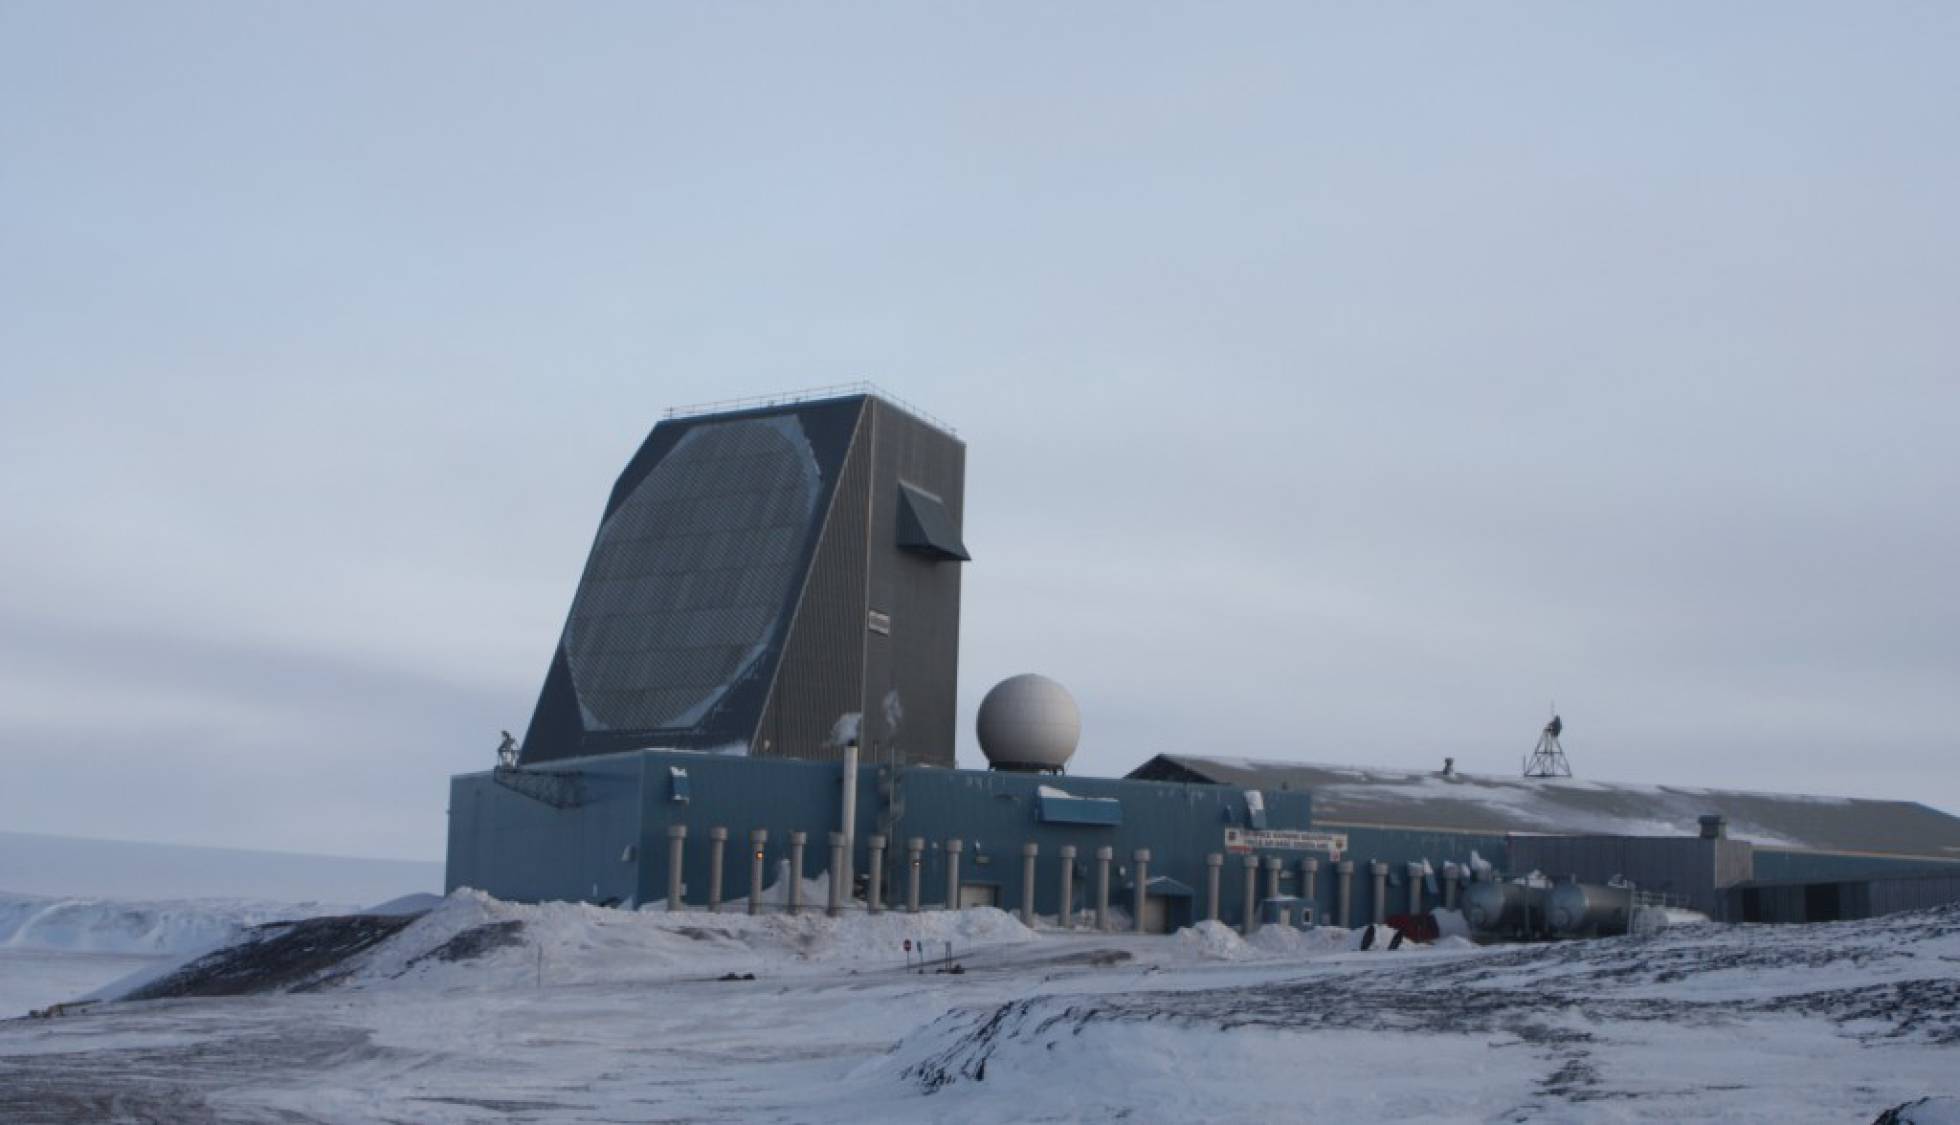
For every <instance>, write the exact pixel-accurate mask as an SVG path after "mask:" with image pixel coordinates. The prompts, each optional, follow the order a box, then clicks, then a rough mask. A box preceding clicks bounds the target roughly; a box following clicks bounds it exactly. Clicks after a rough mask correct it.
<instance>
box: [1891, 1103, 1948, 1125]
mask: <svg viewBox="0 0 1960 1125" xmlns="http://www.w3.org/2000/svg"><path fill="white" fill-rule="evenodd" d="M1873 1125H1960V1098H1948V1097H1932V1098H1920V1099H1918V1100H1916V1101H1910V1102H1907V1103H1905V1104H1904V1105H1897V1106H1893V1107H1892V1108H1891V1109H1888V1110H1886V1111H1885V1112H1884V1113H1882V1114H1880V1115H1879V1116H1878V1120H1877V1121H1876V1122H1874V1123H1873Z"/></svg>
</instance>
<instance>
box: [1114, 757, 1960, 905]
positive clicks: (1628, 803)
mask: <svg viewBox="0 0 1960 1125" xmlns="http://www.w3.org/2000/svg"><path fill="white" fill-rule="evenodd" d="M1129 776H1130V777H1131V778H1133V779H1139V780H1153V781H1165V782H1177V783H1182V784H1200V785H1219V786H1229V787H1235V788H1240V789H1275V790H1278V791H1280V792H1301V793H1308V794H1310V795H1311V816H1312V820H1313V822H1314V824H1315V825H1316V826H1317V827H1319V828H1322V829H1341V830H1346V831H1350V832H1353V831H1407V832H1415V833H1419V834H1421V835H1423V836H1425V837H1433V836H1436V835H1439V834H1440V835H1449V834H1455V835H1461V836H1463V837H1465V838H1467V839H1474V840H1478V841H1485V842H1487V841H1489V840H1490V839H1492V838H1493V837H1500V836H1501V837H1503V838H1504V840H1505V845H1504V847H1503V848H1502V850H1501V851H1500V852H1499V853H1498V854H1501V855H1502V856H1503V857H1504V862H1505V864H1506V866H1507V867H1509V868H1510V869H1511V870H1512V871H1514V872H1516V873H1519V874H1523V873H1526V872H1530V871H1539V872H1542V873H1544V874H1546V875H1550V876H1555V877H1575V878H1578V879H1580V880H1582V881H1587V882H1604V881H1606V880H1608V879H1612V878H1615V877H1620V878H1625V879H1628V880H1630V881H1632V882H1634V883H1636V884H1638V885H1640V886H1641V887H1643V888H1644V889H1648V890H1652V891H1656V892H1659V893H1662V894H1667V895H1672V896H1675V897H1677V898H1679V899H1681V900H1682V901H1684V902H1685V903H1687V904H1688V905H1690V906H1692V907H1694V908H1695V909H1697V910H1701V911H1703V912H1705V913H1708V914H1710V915H1712V916H1715V917H1718V918H1725V919H1732V920H1734V921H1751V922H1754V921H1824V920H1834V919H1837V918H1850V917H1863V916H1866V915H1867V914H1870V913H1883V912H1885V911H1886V909H1889V908H1897V909H1903V908H1904V906H1902V905H1901V906H1894V905H1893V904H1912V905H1930V904H1931V903H1932V902H1933V901H1950V900H1949V899H1944V898H1940V897H1939V895H1940V894H1941V893H1943V889H1944V888H1947V887H1949V886H1950V885H1951V883H1950V880H1952V879H1953V878H1954V877H1956V876H1960V818H1955V817H1953V816H1950V815H1948V814H1947V813H1944V812H1941V811H1940V810H1938V809H1934V808H1930V807H1928V806H1926V805H1922V804H1919V803H1917V802H1914V801H1884V800H1870V799H1864V798H1853V797H1815V796H1802V795H1797V794H1787V793H1756V792H1743V791H1736V790H1723V789H1704V788H1698V787H1689V786H1669V785H1634V784H1626V783H1615V782H1601V781H1590V780H1577V779H1574V778H1567V777H1548V778H1524V777H1487V776H1476V775H1470V774H1465V773H1462V772H1460V771H1457V770H1456V769H1454V768H1453V767H1452V766H1451V764H1449V763H1445V766H1444V768H1443V769H1440V770H1436V771H1434V772H1414V771H1398V770H1381V769H1371V768H1364V767H1357V766H1337V765H1323V764H1319V763H1311V762H1277V761H1261V760H1257V759H1249V758H1237V757H1211V756H1204V755H1189V754H1160V755H1158V756H1157V757H1154V758H1152V759H1150V761H1148V762H1146V763H1144V764H1143V765H1142V766H1139V767H1138V768H1137V769H1135V770H1133V771H1132V772H1131V773H1130V775H1129ZM1922 876H1930V877H1931V881H1928V880H1927V879H1926V878H1923V877H1922ZM1942 876H1943V877H1945V879H1946V880H1948V881H1944V882H1943V881H1942ZM1895 879H1907V880H1911V881H1910V882H1908V883H1902V884H1900V885H1899V886H1896V887H1895V886H1890V885H1877V884H1880V883H1884V882H1885V881H1888V880H1895ZM1840 883H1843V884H1845V885H1846V888H1847V889H1845V890H1844V891H1842V892H1841V893H1840V892H1839V891H1838V890H1837V889H1836V888H1837V886H1838V884H1840ZM1757 885H1762V886H1765V887H1768V886H1770V885H1774V886H1776V887H1778V888H1783V890H1781V892H1780V894H1781V897H1775V896H1774V895H1771V896H1770V897H1764V896H1765V895H1769V894H1770V892H1768V891H1767V890H1765V891H1764V892H1763V893H1762V894H1752V893H1747V890H1746V889H1747V888H1749V887H1753V886H1757ZM1812 886H1815V887H1819V888H1822V887H1830V888H1832V889H1831V890H1829V891H1825V890H1822V889H1819V890H1813V891H1811V892H1810V893H1809V896H1808V900H1807V901H1808V902H1809V903H1810V909H1809V911H1808V913H1806V912H1805V911H1803V910H1801V909H1795V908H1791V907H1789V906H1788V905H1784V906H1783V907H1782V908H1780V909H1767V908H1764V907H1763V906H1761V905H1760V904H1761V903H1764V902H1777V903H1785V904H1787V903H1788V902H1789V901H1791V896H1793V895H1794V896H1795V898H1796V900H1798V901H1803V900H1804V888H1806V887H1812ZM1790 888H1794V890H1792V889H1790ZM1955 897H1960V896H1955Z"/></svg>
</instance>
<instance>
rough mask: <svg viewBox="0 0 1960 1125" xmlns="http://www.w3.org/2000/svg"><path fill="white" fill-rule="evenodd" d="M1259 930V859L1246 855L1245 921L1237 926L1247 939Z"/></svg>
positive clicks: (1255, 856)
mask: <svg viewBox="0 0 1960 1125" xmlns="http://www.w3.org/2000/svg"><path fill="white" fill-rule="evenodd" d="M1258 928H1259V857H1258V856H1257V855H1251V854H1248V855H1247V856H1246V857H1245V920H1244V921H1243V922H1241V923H1240V924H1239V932H1240V933H1242V934H1244V935H1245V936H1247V937H1251V936H1252V932H1253V931H1254V930H1257V929H1258Z"/></svg>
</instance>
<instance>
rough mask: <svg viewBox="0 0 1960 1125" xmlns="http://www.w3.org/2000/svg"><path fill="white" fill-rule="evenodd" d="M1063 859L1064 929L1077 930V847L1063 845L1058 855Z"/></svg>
mask: <svg viewBox="0 0 1960 1125" xmlns="http://www.w3.org/2000/svg"><path fill="white" fill-rule="evenodd" d="M1056 854H1057V855H1059V856H1061V857H1062V928H1063V929H1065V930H1072V929H1074V928H1075V845H1074V844H1063V845H1062V848H1061V851H1059V852H1057V853H1056Z"/></svg>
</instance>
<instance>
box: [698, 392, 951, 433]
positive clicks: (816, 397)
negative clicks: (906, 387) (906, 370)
mask: <svg viewBox="0 0 1960 1125" xmlns="http://www.w3.org/2000/svg"><path fill="white" fill-rule="evenodd" d="M851 395H872V396H875V397H877V398H881V399H884V400H885V401H886V402H889V403H891V404H892V405H893V406H896V407H898V408H899V409H900V410H903V411H905V412H906V413H907V414H910V415H912V416H913V417H915V418H917V419H919V420H920V421H922V422H925V423H927V424H929V425H932V426H934V427H936V428H938V429H941V430H944V431H946V432H947V433H948V434H951V435H952V436H954V437H958V436H959V435H960V432H959V431H958V430H956V429H954V428H953V427H951V426H949V425H947V424H946V423H945V422H944V421H942V420H940V419H939V418H936V417H934V416H933V415H931V414H928V413H926V412H925V411H923V410H921V409H919V408H918V407H916V406H914V405H912V404H911V403H909V402H907V401H905V400H904V399H902V398H900V397H898V396H897V395H895V394H892V393H891V392H890V391H887V390H886V389H884V388H883V387H881V386H879V385H878V384H876V383H870V382H856V383H837V384H833V385H831V386H828V387H811V388H809V389H808V390H801V391H789V392H787V393H784V394H775V395H752V396H750V397H748V398H731V399H724V400H722V401H721V402H702V403H696V404H694V405H692V406H672V407H668V408H667V410H666V412H665V413H664V414H662V415H661V417H662V418H664V419H674V418H699V417H701V416H703V415H707V414H727V413H729V412H731V411H736V410H763V409H767V408H769V407H772V406H796V405H798V404H800V403H805V402H821V401H822V400H824V399H827V398H847V397H849V396H851Z"/></svg>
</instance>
